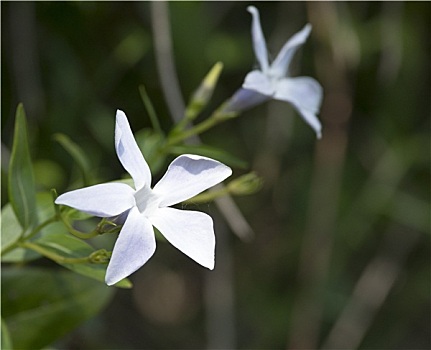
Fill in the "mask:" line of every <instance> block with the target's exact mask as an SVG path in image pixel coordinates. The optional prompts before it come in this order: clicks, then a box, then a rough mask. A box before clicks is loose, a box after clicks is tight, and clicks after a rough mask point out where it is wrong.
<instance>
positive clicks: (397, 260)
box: [322, 232, 419, 349]
mask: <svg viewBox="0 0 431 350" xmlns="http://www.w3.org/2000/svg"><path fill="white" fill-rule="evenodd" d="M393 236H394V234H391V233H388V235H387V237H386V244H385V247H383V249H382V250H381V251H380V252H379V253H378V254H377V255H376V257H375V258H374V259H373V260H371V261H370V263H369V264H368V265H367V267H366V268H365V269H364V272H363V273H362V275H361V277H360V278H359V280H358V282H357V283H356V286H355V288H354V290H353V294H352V296H351V298H350V300H349V301H348V302H347V304H346V306H345V307H344V310H343V311H342V312H341V314H340V317H339V318H338V320H337V322H336V323H335V324H334V326H333V328H332V330H331V331H330V333H329V335H328V338H327V339H326V341H325V342H324V344H323V346H322V348H324V349H358V348H359V346H360V345H361V342H362V340H363V339H364V336H365V334H366V332H367V330H368V329H369V328H370V326H371V324H372V322H373V320H374V317H375V315H376V314H377V312H378V311H379V310H380V308H381V307H382V305H383V303H384V302H385V300H386V297H387V296H388V294H389V292H390V291H391V289H392V288H393V286H394V284H395V282H396V281H397V278H398V276H399V274H400V272H401V271H402V266H403V264H404V262H405V260H406V258H407V256H408V255H409V253H410V252H411V251H412V249H413V248H414V246H415V245H416V243H417V241H418V239H419V234H414V233H413V232H412V233H409V234H406V232H402V237H399V236H400V235H398V236H397V237H393ZM394 242H396V244H397V246H396V247H394V246H393V245H394Z"/></svg>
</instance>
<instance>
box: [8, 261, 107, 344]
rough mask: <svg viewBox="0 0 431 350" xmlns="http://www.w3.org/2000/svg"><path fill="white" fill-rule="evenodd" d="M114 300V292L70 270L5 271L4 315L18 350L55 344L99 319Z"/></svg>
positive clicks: (20, 269)
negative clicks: (77, 329) (82, 323)
mask: <svg viewBox="0 0 431 350" xmlns="http://www.w3.org/2000/svg"><path fill="white" fill-rule="evenodd" d="M111 297H112V289H110V288H108V287H107V286H104V285H103V284H100V283H98V282H95V281H92V280H91V279H88V278H85V277H82V276H80V275H77V274H74V273H71V272H68V271H66V270H62V271H58V270H52V269H42V268H30V267H25V268H4V269H3V271H2V297H1V301H2V315H3V317H4V320H5V322H6V325H7V326H8V328H9V332H10V335H11V338H12V341H13V346H14V348H15V349H22V350H25V349H40V348H42V347H45V346H47V345H49V344H51V343H52V342H53V341H54V340H56V339H58V338H60V337H61V336H63V335H65V334H66V333H67V332H69V331H70V330H72V329H73V328H75V327H76V326H77V325H78V324H80V323H81V322H83V321H85V320H87V319H89V318H91V317H92V316H94V315H96V314H97V313H98V312H99V311H100V310H101V309H102V308H103V307H104V306H105V305H106V304H107V303H108V302H109V300H110V299H111ZM2 348H3V347H2Z"/></svg>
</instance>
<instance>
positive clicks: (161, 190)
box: [153, 154, 232, 207]
mask: <svg viewBox="0 0 431 350" xmlns="http://www.w3.org/2000/svg"><path fill="white" fill-rule="evenodd" d="M231 174H232V170H231V168H229V167H228V166H226V165H224V164H222V163H220V162H218V161H216V160H214V159H211V158H207V157H202V156H197V155H192V154H183V155H181V156H179V157H177V158H175V159H174V160H173V162H172V163H171V164H170V165H169V167H168V170H167V171H166V174H165V175H164V176H163V177H162V178H161V179H160V181H159V182H158V183H157V184H156V185H155V186H154V189H153V193H154V194H155V195H156V196H158V197H159V198H160V199H161V201H160V204H159V206H160V207H167V206H169V205H173V204H177V203H179V202H182V201H184V200H186V199H189V198H192V197H193V196H195V195H197V194H199V193H201V192H202V191H204V190H206V189H208V188H210V187H212V186H214V185H216V184H218V183H219V182H222V181H223V180H224V179H226V178H227V177H228V176H230V175H231Z"/></svg>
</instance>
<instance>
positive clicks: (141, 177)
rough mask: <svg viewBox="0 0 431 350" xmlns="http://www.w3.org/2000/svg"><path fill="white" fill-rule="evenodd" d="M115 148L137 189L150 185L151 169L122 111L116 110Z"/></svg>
mask: <svg viewBox="0 0 431 350" xmlns="http://www.w3.org/2000/svg"><path fill="white" fill-rule="evenodd" d="M115 149H116V150H117V155H118V158H119V159H120V162H121V164H123V167H124V169H126V171H127V172H128V173H129V174H130V176H131V177H132V178H133V181H134V182H135V188H136V189H137V190H138V189H140V188H141V187H143V186H144V184H147V185H148V186H151V171H150V168H149V167H148V164H147V162H146V161H145V158H144V156H143V155H142V152H141V150H140V149H139V147H138V145H137V143H136V140H135V138H134V137H133V134H132V130H131V129H130V125H129V121H128V120H127V117H126V115H125V114H124V112H123V111H120V110H117V120H116V125H115Z"/></svg>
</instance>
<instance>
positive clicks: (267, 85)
mask: <svg viewBox="0 0 431 350" xmlns="http://www.w3.org/2000/svg"><path fill="white" fill-rule="evenodd" d="M242 87H243V88H244V89H248V90H253V91H256V92H258V93H260V94H262V95H266V96H273V95H274V93H275V84H273V83H272V82H271V80H270V79H269V78H268V76H267V75H265V74H263V73H262V72H261V71H259V70H254V71H251V72H250V73H248V74H247V76H246V77H245V80H244V83H243V84H242Z"/></svg>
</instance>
